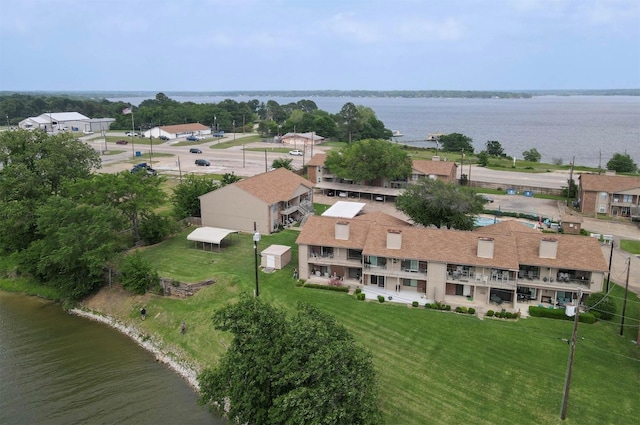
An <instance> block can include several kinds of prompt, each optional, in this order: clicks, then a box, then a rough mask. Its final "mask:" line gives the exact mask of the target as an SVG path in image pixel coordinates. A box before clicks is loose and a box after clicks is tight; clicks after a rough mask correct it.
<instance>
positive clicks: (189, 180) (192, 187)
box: [171, 174, 218, 218]
mask: <svg viewBox="0 0 640 425" xmlns="http://www.w3.org/2000/svg"><path fill="white" fill-rule="evenodd" d="M217 188H218V184H217V183H216V182H215V181H214V180H212V179H211V178H209V177H201V176H196V175H194V174H187V176H186V178H185V179H184V180H183V181H182V182H181V183H180V184H179V185H177V186H176V187H174V188H173V195H172V196H171V203H172V204H173V211H174V213H175V215H176V217H178V218H185V217H200V216H201V211H200V199H199V197H200V196H202V195H204V194H205V193H209V192H212V191H214V190H216V189H217Z"/></svg>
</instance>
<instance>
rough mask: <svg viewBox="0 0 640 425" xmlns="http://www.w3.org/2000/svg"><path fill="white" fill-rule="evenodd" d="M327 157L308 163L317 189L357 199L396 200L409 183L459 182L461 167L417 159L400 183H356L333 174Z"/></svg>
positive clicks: (314, 159)
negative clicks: (352, 196)
mask: <svg viewBox="0 0 640 425" xmlns="http://www.w3.org/2000/svg"><path fill="white" fill-rule="evenodd" d="M326 159H327V155H326V154H316V155H314V156H313V157H312V158H311V159H310V160H309V162H307V176H308V178H309V180H310V181H311V182H313V183H314V184H315V186H314V187H315V188H316V189H318V190H322V191H323V192H324V193H329V192H334V193H336V192H337V193H342V194H345V193H346V194H348V195H349V196H351V194H353V195H355V197H357V198H365V199H376V200H384V201H387V200H388V201H392V200H394V199H395V198H396V197H397V196H399V195H400V193H402V189H404V188H405V187H406V186H407V184H410V183H417V182H418V181H420V180H422V179H426V178H432V179H438V180H444V181H447V182H456V181H457V180H456V174H457V169H458V166H457V164H456V163H455V162H450V161H430V160H419V159H414V160H413V161H412V165H411V175H410V176H409V177H408V178H404V179H400V180H389V179H386V178H379V179H378V180H377V181H375V182H368V183H369V184H364V182H354V181H353V180H349V179H343V178H340V177H338V176H337V175H335V174H333V173H332V172H331V170H330V169H329V168H328V167H326V166H325V161H326Z"/></svg>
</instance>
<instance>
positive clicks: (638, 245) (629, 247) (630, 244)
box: [620, 239, 640, 254]
mask: <svg viewBox="0 0 640 425" xmlns="http://www.w3.org/2000/svg"><path fill="white" fill-rule="evenodd" d="M620 248H621V249H623V250H625V251H627V252H628V253H629V254H640V241H634V240H629V239H623V240H621V241H620Z"/></svg>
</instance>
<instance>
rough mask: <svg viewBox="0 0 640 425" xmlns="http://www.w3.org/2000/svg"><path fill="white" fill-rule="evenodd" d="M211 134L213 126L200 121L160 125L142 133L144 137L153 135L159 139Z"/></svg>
mask: <svg viewBox="0 0 640 425" xmlns="http://www.w3.org/2000/svg"><path fill="white" fill-rule="evenodd" d="M191 135H193V136H210V135H211V128H210V127H207V126H206V125H204V124H200V123H189V124H177V125H163V126H160V127H153V128H152V129H150V130H147V131H145V132H143V133H142V136H143V137H146V138H149V137H153V138H156V139H159V138H160V137H167V138H169V139H178V138H180V137H187V136H191Z"/></svg>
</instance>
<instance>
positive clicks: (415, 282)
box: [402, 279, 418, 288]
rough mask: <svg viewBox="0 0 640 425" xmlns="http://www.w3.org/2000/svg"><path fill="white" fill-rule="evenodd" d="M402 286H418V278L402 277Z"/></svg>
mask: <svg viewBox="0 0 640 425" xmlns="http://www.w3.org/2000/svg"><path fill="white" fill-rule="evenodd" d="M402 286H411V287H412V288H417V287H418V280H417V279H402Z"/></svg>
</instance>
